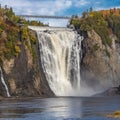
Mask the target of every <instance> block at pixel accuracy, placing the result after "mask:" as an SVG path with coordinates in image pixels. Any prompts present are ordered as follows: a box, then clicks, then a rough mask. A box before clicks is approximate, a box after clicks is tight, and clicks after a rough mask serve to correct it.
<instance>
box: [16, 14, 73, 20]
mask: <svg viewBox="0 0 120 120" xmlns="http://www.w3.org/2000/svg"><path fill="white" fill-rule="evenodd" d="M17 16H19V17H21V18H28V19H29V18H47V19H68V20H69V19H71V17H69V16H47V15H17Z"/></svg>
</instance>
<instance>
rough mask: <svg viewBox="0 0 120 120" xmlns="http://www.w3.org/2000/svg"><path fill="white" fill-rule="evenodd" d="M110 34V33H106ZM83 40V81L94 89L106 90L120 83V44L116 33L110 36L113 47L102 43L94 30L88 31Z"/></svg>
mask: <svg viewBox="0 0 120 120" xmlns="http://www.w3.org/2000/svg"><path fill="white" fill-rule="evenodd" d="M106 36H108V35H106ZM84 37H85V39H84V40H83V43H82V44H83V48H82V49H83V59H82V63H81V67H82V68H81V69H82V70H81V75H82V81H85V82H86V84H87V85H88V86H90V87H92V88H93V89H94V90H105V89H108V88H109V87H118V86H119V85H120V74H119V72H120V44H119V42H117V40H118V38H117V37H116V35H115V34H113V33H112V34H111V35H110V36H109V37H110V38H111V40H112V45H111V47H110V46H109V45H104V44H103V43H102V39H101V37H100V36H99V35H98V34H97V33H96V32H95V31H94V30H91V31H87V32H86V34H84Z"/></svg>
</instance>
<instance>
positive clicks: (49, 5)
mask: <svg viewBox="0 0 120 120" xmlns="http://www.w3.org/2000/svg"><path fill="white" fill-rule="evenodd" d="M0 4H1V5H2V6H5V5H7V6H9V7H12V8H13V10H14V12H15V13H16V14H17V15H21V14H22V15H23V14H27V15H57V16H72V15H79V16H81V15H82V12H84V11H87V10H88V9H89V8H90V7H92V8H93V10H101V9H110V8H120V0H0ZM41 21H45V22H46V23H49V24H50V25H56V24H58V23H59V22H60V21H59V20H57V21H56V20H52V19H51V20H45V19H44V20H41ZM61 21H62V23H59V24H65V23H66V21H65V20H61Z"/></svg>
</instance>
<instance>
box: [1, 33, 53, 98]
mask: <svg viewBox="0 0 120 120" xmlns="http://www.w3.org/2000/svg"><path fill="white" fill-rule="evenodd" d="M32 34H35V33H34V32H32ZM36 39H37V38H36ZM33 47H34V49H35V50H36V52H37V54H36V55H37V56H36V59H35V60H33V56H32V54H31V52H30V50H29V49H28V47H27V46H26V45H25V42H22V44H21V46H20V49H21V52H20V54H19V55H18V56H17V57H15V58H11V59H10V60H4V61H3V64H2V71H3V74H4V79H5V82H6V84H7V86H8V88H9V91H10V95H11V96H16V97H22V96H26V97H27V96H41V97H46V96H47V97H49V96H53V95H54V94H53V92H52V91H51V90H50V88H49V86H48V83H47V81H46V78H45V76H44V74H43V70H42V67H41V63H40V60H39V58H40V57H39V51H38V50H39V45H38V43H36V44H35V45H34V46H33ZM0 96H4V97H6V96H7V94H6V91H5V88H4V86H3V85H2V83H1V80H0Z"/></svg>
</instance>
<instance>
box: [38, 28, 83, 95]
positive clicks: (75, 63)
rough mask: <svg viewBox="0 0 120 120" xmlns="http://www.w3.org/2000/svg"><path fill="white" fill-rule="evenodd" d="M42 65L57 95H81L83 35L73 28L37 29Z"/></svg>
mask: <svg viewBox="0 0 120 120" xmlns="http://www.w3.org/2000/svg"><path fill="white" fill-rule="evenodd" d="M37 35H38V39H39V48H40V57H41V58H40V59H41V63H42V67H43V70H44V73H45V76H46V79H47V81H48V83H49V86H50V88H51V90H52V91H53V92H54V93H55V95H56V96H79V94H80V56H81V41H82V37H81V36H79V35H78V34H77V33H76V32H75V31H72V30H51V31H50V30H47V31H40V30H37Z"/></svg>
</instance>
